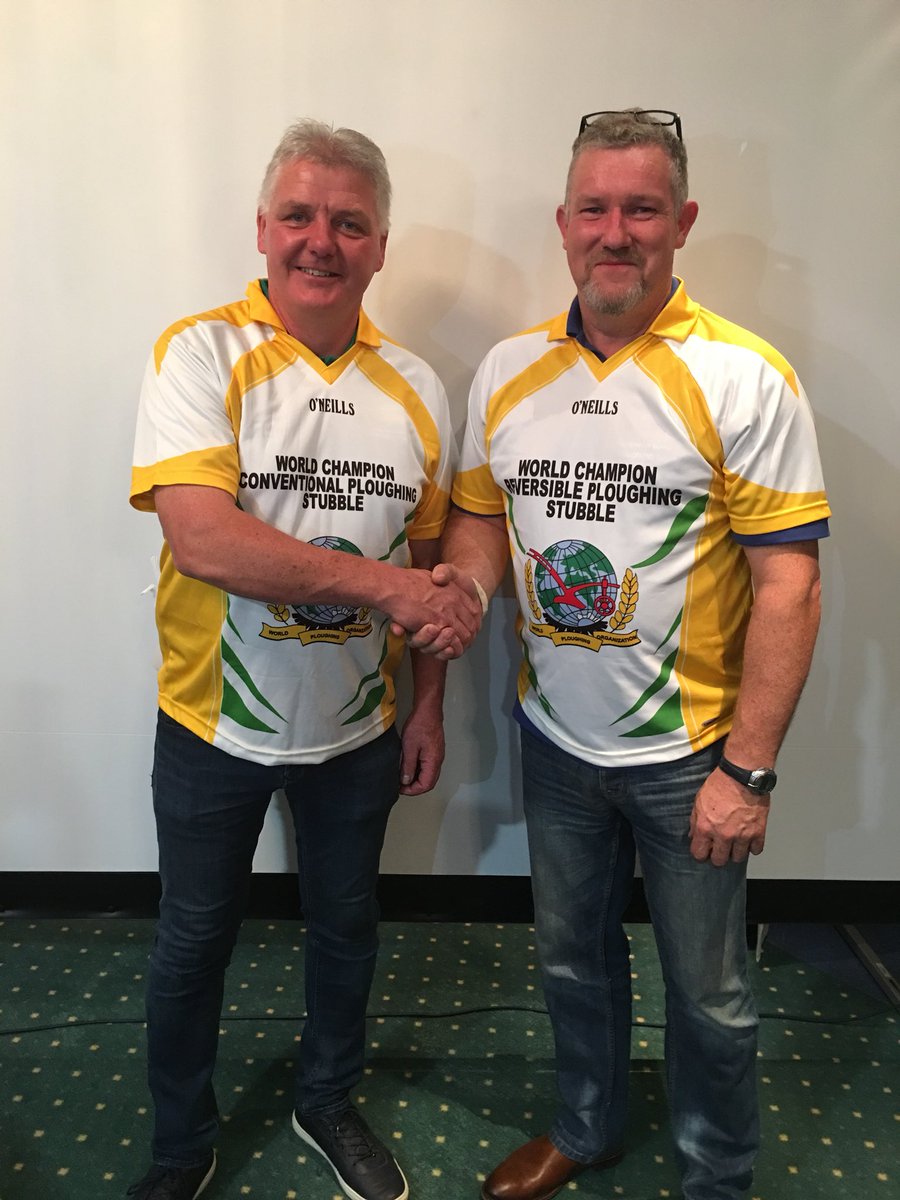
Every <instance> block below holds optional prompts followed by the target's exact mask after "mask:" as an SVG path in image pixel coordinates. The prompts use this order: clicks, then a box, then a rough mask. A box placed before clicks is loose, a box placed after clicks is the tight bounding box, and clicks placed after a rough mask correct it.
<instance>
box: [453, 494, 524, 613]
mask: <svg viewBox="0 0 900 1200" xmlns="http://www.w3.org/2000/svg"><path fill="white" fill-rule="evenodd" d="M508 560H509V538H508V535H507V532H506V520H505V518H503V517H478V516H474V515H473V514H472V513H467V512H463V511H462V510H461V509H459V508H454V509H452V510H451V512H450V516H449V518H448V520H447V525H446V528H445V529H444V534H443V537H442V538H441V561H442V562H446V563H452V564H453V566H455V567H456V568H457V569H458V570H459V571H461V572H463V573H465V574H467V575H471V576H472V578H473V579H476V580H477V581H478V583H479V584H480V585H481V587H482V588H483V589H484V592H485V595H486V596H487V597H488V598H490V597H491V596H492V595H493V594H494V592H495V591H496V590H497V588H498V587H499V586H500V582H501V580H502V579H503V575H504V572H505V571H506V564H507V562H508Z"/></svg>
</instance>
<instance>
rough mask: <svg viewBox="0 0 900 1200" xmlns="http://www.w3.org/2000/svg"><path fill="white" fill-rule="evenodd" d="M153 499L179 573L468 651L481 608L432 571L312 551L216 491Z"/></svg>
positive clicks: (171, 492) (174, 489)
mask: <svg viewBox="0 0 900 1200" xmlns="http://www.w3.org/2000/svg"><path fill="white" fill-rule="evenodd" d="M154 499H155V501H156V508H157V512H158V514H159V518H160V521H161V523H162V526H163V532H164V534H165V536H166V540H167V541H168V543H169V547H170V549H171V551H172V557H173V560H174V563H175V566H176V568H177V569H178V570H179V571H180V572H182V574H185V575H189V576H190V577H191V578H194V579H200V580H202V581H203V582H205V583H210V584H212V585H213V586H215V587H220V588H222V589H223V590H225V591H228V592H231V593H232V594H234V595H239V596H246V597H247V598H248V599H251V600H263V601H271V602H273V603H281V604H316V603H323V602H325V603H332V604H347V605H352V606H359V607H363V606H366V607H372V608H377V609H380V610H381V611H382V612H385V613H388V614H389V615H390V616H391V617H392V618H393V619H394V621H396V622H397V623H398V624H399V625H400V626H402V628H404V629H406V630H408V631H412V630H416V629H419V628H420V627H421V626H422V625H423V624H425V623H427V622H441V623H442V625H447V626H449V627H451V628H453V629H454V630H455V631H456V633H457V635H458V636H459V637H460V638H461V640H462V643H463V644H468V642H469V641H470V640H471V638H472V637H473V636H474V634H475V632H476V630H477V629H478V626H479V624H480V620H481V612H480V605H478V603H477V601H474V600H472V599H471V598H470V597H469V596H468V595H467V594H466V593H465V592H464V591H463V590H462V589H461V588H459V587H456V586H452V587H450V588H445V587H444V588H442V587H437V586H436V585H435V584H434V583H433V581H432V579H431V576H430V574H429V572H428V571H427V570H407V569H405V568H403V567H396V566H392V565H391V564H390V563H385V562H381V561H377V560H375V559H372V558H366V557H363V556H360V555H355V554H345V553H343V552H341V551H337V550H328V549H325V548H324V547H320V546H312V545H310V544H309V543H308V542H304V541H301V540H299V539H298V538H294V537H291V536H290V535H289V534H287V533H283V532H282V531H281V530H278V529H275V528H274V527H273V526H271V525H267V524H266V523H265V522H263V521H260V520H258V519H257V518H256V517H254V516H252V515H250V514H248V513H245V512H243V511H242V510H241V509H239V508H237V506H236V505H235V503H234V500H233V498H232V497H231V496H229V495H228V493H226V492H224V491H221V490H220V489H218V488H213V487H198V486H193V485H184V486H179V485H173V486H170V487H161V488H157V489H156V490H155V492H154Z"/></svg>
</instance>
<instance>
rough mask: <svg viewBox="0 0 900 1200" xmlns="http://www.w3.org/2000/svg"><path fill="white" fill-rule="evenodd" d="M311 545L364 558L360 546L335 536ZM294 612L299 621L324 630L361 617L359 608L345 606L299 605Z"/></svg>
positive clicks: (329, 536) (324, 538)
mask: <svg viewBox="0 0 900 1200" xmlns="http://www.w3.org/2000/svg"><path fill="white" fill-rule="evenodd" d="M309 544H310V546H321V547H322V548H323V549H325V550H343V552H344V553H345V554H358V555H359V557H360V558H362V556H363V552H362V550H360V548H359V547H358V546H354V545H353V543H352V542H348V541H347V539H346V538H342V537H336V536H335V535H334V534H329V535H328V536H327V537H317V538H313V539H312V541H311V542H310V543H309ZM293 612H294V616H295V617H296V619H297V620H298V621H303V622H304V623H305V624H306V625H318V626H321V627H323V628H329V627H332V628H333V627H335V626H338V625H346V624H347V622H348V621H355V620H356V618H357V617H358V615H359V609H358V608H347V606H346V605H343V604H298V605H296V606H295V607H294V609H293Z"/></svg>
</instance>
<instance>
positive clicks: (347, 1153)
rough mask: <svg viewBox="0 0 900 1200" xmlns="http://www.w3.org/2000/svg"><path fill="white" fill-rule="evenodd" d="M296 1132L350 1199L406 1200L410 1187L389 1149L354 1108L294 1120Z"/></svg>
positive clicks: (297, 1116)
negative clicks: (319, 1156)
mask: <svg viewBox="0 0 900 1200" xmlns="http://www.w3.org/2000/svg"><path fill="white" fill-rule="evenodd" d="M292 1124H293V1126H294V1132H295V1133H297V1134H299V1136H300V1137H302V1138H303V1140H304V1142H307V1143H308V1144H309V1145H310V1146H312V1148H313V1150H318V1152H319V1154H321V1155H322V1157H323V1158H324V1159H325V1161H326V1162H327V1163H328V1165H329V1166H330V1167H331V1169H332V1171H334V1174H335V1178H336V1179H337V1181H338V1183H339V1184H340V1185H341V1187H342V1188H343V1189H344V1191H345V1192H346V1193H347V1195H348V1196H349V1197H350V1200H407V1197H408V1196H409V1187H408V1186H407V1183H406V1180H405V1179H404V1178H403V1172H402V1171H401V1170H400V1168H399V1167H398V1166H397V1163H396V1162H395V1161H394V1156H393V1155H392V1154H391V1152H390V1150H388V1148H387V1146H385V1145H384V1143H383V1142H381V1141H379V1139H378V1138H377V1137H376V1136H375V1134H374V1133H373V1132H372V1130H371V1129H370V1128H369V1127H368V1125H367V1124H366V1123H365V1121H364V1120H363V1119H362V1117H361V1116H360V1115H359V1113H358V1112H357V1111H356V1109H355V1108H345V1109H344V1110H343V1112H338V1113H329V1114H327V1115H326V1116H301V1115H300V1114H299V1113H297V1112H296V1111H295V1112H294V1116H293V1119H292Z"/></svg>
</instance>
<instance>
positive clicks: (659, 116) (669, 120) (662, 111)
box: [578, 108, 684, 142]
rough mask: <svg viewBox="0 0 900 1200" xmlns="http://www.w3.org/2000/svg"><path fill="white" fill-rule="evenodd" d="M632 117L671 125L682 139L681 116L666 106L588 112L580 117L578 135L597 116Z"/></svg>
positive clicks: (648, 122)
mask: <svg viewBox="0 0 900 1200" xmlns="http://www.w3.org/2000/svg"><path fill="white" fill-rule="evenodd" d="M624 116H629V117H633V118H634V119H635V121H642V122H643V123H644V124H645V125H673V126H674V127H675V136H676V137H677V138H678V140H679V142H681V141H684V139H683V138H682V136H681V117H679V115H678V113H675V112H669V110H668V109H666V108H645V109H641V110H640V111H638V112H635V111H634V110H633V109H630V108H627V109H624V110H617V109H606V110H605V111H603V112H593V113H588V114H587V115H586V116H584V117H582V118H581V124H580V125H579V127H578V136H579V137H580V136H581V135H582V134H583V133H584V131H585V129H587V127H588V125H592V124H593V123H594V121H596V119H597V118H598V117H624Z"/></svg>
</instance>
